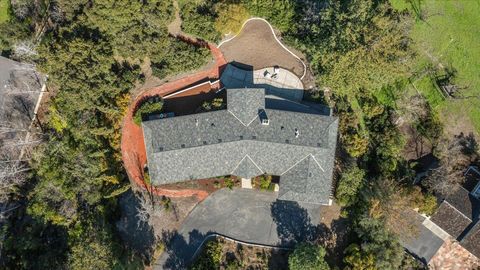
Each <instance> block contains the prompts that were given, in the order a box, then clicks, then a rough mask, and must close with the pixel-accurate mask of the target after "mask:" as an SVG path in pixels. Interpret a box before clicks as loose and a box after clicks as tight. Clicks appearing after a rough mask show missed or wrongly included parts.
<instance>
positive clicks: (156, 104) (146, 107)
mask: <svg viewBox="0 0 480 270" xmlns="http://www.w3.org/2000/svg"><path fill="white" fill-rule="evenodd" d="M162 107H163V101H162V100H161V99H160V97H153V98H150V99H148V100H146V101H144V102H143V103H142V104H141V105H140V106H139V108H138V109H137V110H136V111H135V115H134V116H133V122H135V124H137V125H140V124H141V123H142V120H143V119H144V118H145V117H146V116H147V115H149V114H152V113H159V112H161V111H162Z"/></svg>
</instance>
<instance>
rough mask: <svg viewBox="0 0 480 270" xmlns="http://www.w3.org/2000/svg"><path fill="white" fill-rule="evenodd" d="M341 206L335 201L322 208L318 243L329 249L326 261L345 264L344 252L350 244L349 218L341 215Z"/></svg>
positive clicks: (338, 264) (332, 263)
mask: <svg viewBox="0 0 480 270" xmlns="http://www.w3.org/2000/svg"><path fill="white" fill-rule="evenodd" d="M340 213H341V208H340V206H339V205H337V204H336V203H335V202H333V203H332V205H331V206H323V207H322V208H321V209H320V216H321V219H322V220H321V221H322V224H324V225H325V227H323V228H322V230H320V233H319V235H318V239H317V243H318V244H320V245H321V246H324V247H325V248H326V249H327V255H326V257H325V259H326V261H327V262H328V263H329V264H330V265H337V266H342V265H343V252H344V251H345V249H346V248H347V246H348V244H349V241H348V239H349V234H350V231H349V229H348V224H347V219H345V218H342V217H341V216H340Z"/></svg>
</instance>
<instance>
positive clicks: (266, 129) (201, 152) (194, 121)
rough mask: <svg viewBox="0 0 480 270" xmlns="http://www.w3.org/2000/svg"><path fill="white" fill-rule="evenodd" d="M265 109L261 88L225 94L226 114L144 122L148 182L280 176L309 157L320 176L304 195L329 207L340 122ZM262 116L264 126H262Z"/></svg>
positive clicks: (324, 117)
mask: <svg viewBox="0 0 480 270" xmlns="http://www.w3.org/2000/svg"><path fill="white" fill-rule="evenodd" d="M259 99H260V100H259ZM261 100H263V101H261ZM264 104H265V94H264V90H263V89H228V90H227V109H226V110H219V111H213V112H207V113H200V114H193V115H187V116H179V117H173V118H166V119H160V120H152V121H146V122H143V132H144V138H145V146H146V149H147V159H148V162H149V173H150V177H151V179H152V182H153V183H154V184H156V185H161V184H167V183H174V182H178V181H183V180H189V179H202V178H209V177H214V176H221V175H230V174H233V175H237V176H241V177H244V178H250V177H253V176H256V175H259V174H263V173H268V174H272V175H279V176H282V175H283V174H284V173H285V172H287V171H288V170H289V169H290V168H292V167H293V166H294V165H296V164H297V163H298V162H300V161H302V160H303V159H305V158H306V157H308V156H312V157H313V158H314V159H315V160H316V162H317V163H318V164H320V166H321V167H322V168H323V171H322V177H321V178H317V179H315V181H317V183H316V184H315V185H314V188H315V189H311V190H308V191H309V192H312V193H315V192H317V193H318V194H320V195H319V196H317V197H316V198H313V197H314V196H313V195H312V196H310V195H309V196H307V197H308V198H310V199H312V200H315V201H314V202H317V203H328V200H329V192H328V193H327V192H324V190H328V191H329V189H330V187H331V177H332V171H333V160H334V153H335V146H336V138H337V126H338V118H336V117H330V116H323V115H320V114H308V113H299V112H290V111H283V110H273V109H269V108H268V107H267V108H265V107H261V106H262V105H263V106H265V105H264ZM242 108H243V110H242ZM265 115H266V116H267V117H268V119H269V124H268V125H263V124H262V123H261V121H260V119H261V118H262V117H265ZM244 122H247V123H244ZM295 130H297V131H298V133H299V136H298V137H297V136H295V133H296V132H295ZM282 181H283V179H282V177H281V178H280V182H281V186H283V184H282ZM285 181H289V180H285ZM281 189H282V187H281ZM292 191H293V190H292Z"/></svg>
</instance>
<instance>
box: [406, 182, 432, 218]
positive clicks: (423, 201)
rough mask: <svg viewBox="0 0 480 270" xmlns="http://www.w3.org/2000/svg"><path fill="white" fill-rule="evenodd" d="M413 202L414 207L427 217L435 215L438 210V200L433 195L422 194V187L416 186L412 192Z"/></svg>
mask: <svg viewBox="0 0 480 270" xmlns="http://www.w3.org/2000/svg"><path fill="white" fill-rule="evenodd" d="M410 194H411V196H412V200H413V205H414V206H413V207H415V208H418V212H420V213H422V214H425V215H427V216H431V215H433V213H435V210H436V209H437V198H436V197H435V196H434V195H432V194H431V193H422V190H421V188H420V187H418V186H415V187H414V188H413V190H412V191H411V192H410Z"/></svg>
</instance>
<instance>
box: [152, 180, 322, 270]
mask: <svg viewBox="0 0 480 270" xmlns="http://www.w3.org/2000/svg"><path fill="white" fill-rule="evenodd" d="M320 207H321V206H319V205H300V204H298V203H296V202H287V201H278V200H277V193H276V192H261V191H257V190H246V189H233V190H229V189H222V190H219V191H217V192H215V193H213V194H212V195H211V196H209V197H208V198H207V199H205V200H204V201H203V202H201V203H200V204H199V205H197V207H196V208H195V209H194V210H193V211H192V212H191V213H190V215H189V216H188V217H187V218H186V220H185V222H184V223H183V224H182V227H181V228H180V230H179V231H178V232H176V233H174V234H173V235H172V240H171V241H170V243H169V245H168V247H167V248H166V251H165V252H164V253H163V254H162V256H161V257H160V259H159V260H158V261H157V263H156V265H155V267H154V269H185V268H186V267H187V266H188V264H189V263H191V261H192V256H193V254H195V252H196V251H197V250H198V249H199V248H200V246H201V244H202V241H203V239H204V238H205V237H207V236H208V235H210V234H214V233H216V234H220V235H225V236H228V237H229V238H233V239H235V240H239V241H242V242H247V243H251V244H260V245H267V246H280V247H292V246H294V244H295V243H297V242H302V241H305V240H311V239H313V238H314V237H315V236H316V235H317V233H318V231H319V228H320V226H319V224H320V220H321V219H320Z"/></svg>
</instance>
